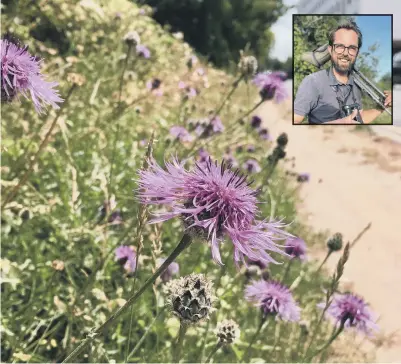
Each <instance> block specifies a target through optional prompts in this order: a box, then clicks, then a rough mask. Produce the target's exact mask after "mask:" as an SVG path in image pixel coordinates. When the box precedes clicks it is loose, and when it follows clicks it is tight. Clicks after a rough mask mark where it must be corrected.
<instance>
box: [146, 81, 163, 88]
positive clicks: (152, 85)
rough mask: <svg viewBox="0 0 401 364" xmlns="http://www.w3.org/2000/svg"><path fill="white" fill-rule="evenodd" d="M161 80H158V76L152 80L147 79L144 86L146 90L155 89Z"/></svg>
mask: <svg viewBox="0 0 401 364" xmlns="http://www.w3.org/2000/svg"><path fill="white" fill-rule="evenodd" d="M161 83H162V81H161V80H159V79H158V78H154V79H153V80H152V81H150V80H149V81H148V82H146V88H147V89H148V90H157V89H158V88H159V87H160V85H161Z"/></svg>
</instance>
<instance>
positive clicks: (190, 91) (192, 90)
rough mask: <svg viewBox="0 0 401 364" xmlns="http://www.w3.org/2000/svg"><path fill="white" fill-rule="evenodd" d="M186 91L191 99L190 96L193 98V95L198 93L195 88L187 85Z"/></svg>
mask: <svg viewBox="0 0 401 364" xmlns="http://www.w3.org/2000/svg"><path fill="white" fill-rule="evenodd" d="M186 91H187V96H188V97H189V98H190V99H191V98H194V97H196V96H197V95H198V91H197V90H196V89H195V88H193V87H188V88H187V89H186Z"/></svg>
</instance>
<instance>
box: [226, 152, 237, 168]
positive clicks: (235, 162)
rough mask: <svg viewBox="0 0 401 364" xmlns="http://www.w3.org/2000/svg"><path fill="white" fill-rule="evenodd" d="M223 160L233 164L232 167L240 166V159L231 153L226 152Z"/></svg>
mask: <svg viewBox="0 0 401 364" xmlns="http://www.w3.org/2000/svg"><path fill="white" fill-rule="evenodd" d="M223 160H224V161H225V162H226V163H227V165H229V166H231V167H232V168H237V167H238V161H237V160H236V159H235V157H234V156H233V155H232V154H230V153H227V154H225V155H224V156H223Z"/></svg>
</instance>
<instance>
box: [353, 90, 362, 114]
mask: <svg viewBox="0 0 401 364" xmlns="http://www.w3.org/2000/svg"><path fill="white" fill-rule="evenodd" d="M354 87H355V92H354V94H355V101H356V102H357V103H358V104H359V105H360V106H361V109H363V104H362V90H361V89H360V88H359V87H358V86H356V85H355V86H354Z"/></svg>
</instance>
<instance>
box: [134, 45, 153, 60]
mask: <svg viewBox="0 0 401 364" xmlns="http://www.w3.org/2000/svg"><path fill="white" fill-rule="evenodd" d="M136 54H137V55H138V56H141V57H143V58H146V59H148V58H150V50H149V48H148V47H146V46H145V45H143V44H138V45H137V46H136Z"/></svg>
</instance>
